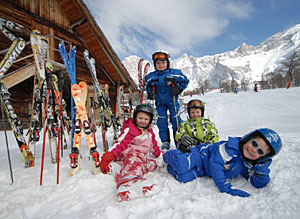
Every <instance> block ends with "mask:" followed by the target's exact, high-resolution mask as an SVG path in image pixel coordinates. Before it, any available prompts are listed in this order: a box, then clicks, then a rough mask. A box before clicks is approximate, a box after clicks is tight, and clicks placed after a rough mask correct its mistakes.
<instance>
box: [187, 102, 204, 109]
mask: <svg viewBox="0 0 300 219" xmlns="http://www.w3.org/2000/svg"><path fill="white" fill-rule="evenodd" d="M201 106H204V103H203V102H202V101H201V100H192V101H190V102H189V103H188V107H189V108H193V107H195V108H197V107H201Z"/></svg>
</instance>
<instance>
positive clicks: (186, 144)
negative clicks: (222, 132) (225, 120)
mask: <svg viewBox="0 0 300 219" xmlns="http://www.w3.org/2000/svg"><path fill="white" fill-rule="evenodd" d="M204 110H205V105H204V103H203V102H202V101H201V100H199V99H193V100H190V101H189V102H188V104H187V113H188V116H189V119H188V120H187V121H184V122H182V123H180V126H179V128H178V130H177V132H176V136H175V139H176V141H177V142H178V149H179V150H180V151H182V152H183V153H186V152H190V149H191V148H192V147H194V146H196V145H199V144H201V143H216V142H218V141H219V135H218V130H217V129H216V127H215V124H214V123H212V122H211V121H210V120H209V119H205V118H204Z"/></svg>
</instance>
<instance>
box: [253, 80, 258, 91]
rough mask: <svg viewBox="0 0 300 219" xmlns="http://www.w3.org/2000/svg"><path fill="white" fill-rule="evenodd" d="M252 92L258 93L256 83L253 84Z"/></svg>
mask: <svg viewBox="0 0 300 219" xmlns="http://www.w3.org/2000/svg"><path fill="white" fill-rule="evenodd" d="M254 92H258V89H257V83H256V82H255V83H254Z"/></svg>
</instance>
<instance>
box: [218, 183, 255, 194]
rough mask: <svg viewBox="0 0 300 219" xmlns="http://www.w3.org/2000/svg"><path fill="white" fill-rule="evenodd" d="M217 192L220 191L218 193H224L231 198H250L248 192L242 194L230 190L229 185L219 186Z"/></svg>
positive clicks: (240, 191)
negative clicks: (231, 196)
mask: <svg viewBox="0 0 300 219" xmlns="http://www.w3.org/2000/svg"><path fill="white" fill-rule="evenodd" d="M219 190H220V192H226V193H228V194H230V195H233V196H240V197H249V196H250V194H249V193H248V192H244V191H242V190H240V189H232V188H231V184H230V183H227V184H224V185H222V186H220V187H219Z"/></svg>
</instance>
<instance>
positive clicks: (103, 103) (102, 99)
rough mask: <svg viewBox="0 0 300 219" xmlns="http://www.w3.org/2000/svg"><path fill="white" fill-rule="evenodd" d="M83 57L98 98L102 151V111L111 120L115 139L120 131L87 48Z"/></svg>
mask: <svg viewBox="0 0 300 219" xmlns="http://www.w3.org/2000/svg"><path fill="white" fill-rule="evenodd" d="M84 59H85V61H86V63H87V66H88V68H89V70H90V73H91V75H92V79H93V83H94V88H95V92H96V95H97V99H98V104H99V110H100V114H101V123H102V137H103V147H104V151H107V150H108V145H107V142H106V137H105V132H106V130H107V120H106V117H105V114H104V112H107V113H108V115H109V117H110V120H111V123H112V126H113V130H114V139H117V136H118V132H119V131H120V126H119V125H118V122H117V119H116V118H115V115H114V114H113V113H112V110H111V105H110V99H109V96H108V95H107V94H105V92H104V91H103V90H102V88H101V86H100V84H99V81H98V79H97V73H96V67H95V59H94V58H90V57H89V51H88V50H85V51H84Z"/></svg>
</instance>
